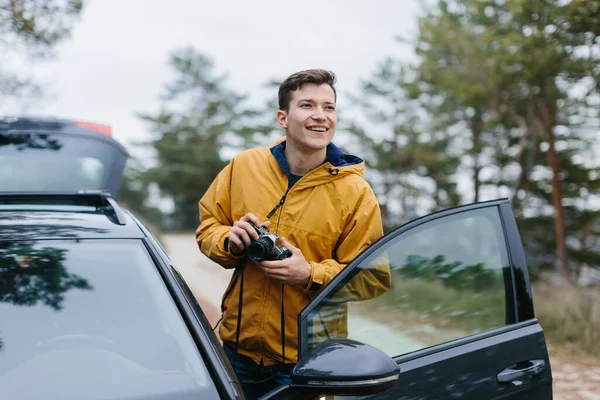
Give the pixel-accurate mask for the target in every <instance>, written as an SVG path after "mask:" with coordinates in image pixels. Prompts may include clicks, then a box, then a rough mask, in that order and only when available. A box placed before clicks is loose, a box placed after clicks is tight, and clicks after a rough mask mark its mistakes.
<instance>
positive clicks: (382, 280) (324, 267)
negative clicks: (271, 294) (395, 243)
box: [305, 188, 391, 300]
mask: <svg viewBox="0 0 600 400" xmlns="http://www.w3.org/2000/svg"><path fill="white" fill-rule="evenodd" d="M382 235H383V224H382V221H381V212H380V210H379V205H378V204H377V200H376V199H375V195H374V194H373V192H372V191H371V189H370V188H369V190H368V191H367V194H366V195H365V196H363V198H362V200H361V201H360V202H359V204H358V205H357V207H356V209H355V211H354V213H353V215H352V216H351V218H350V220H349V222H348V223H347V224H346V227H345V228H344V230H343V233H342V236H341V237H340V240H339V241H338V246H337V249H336V252H335V259H326V260H322V261H321V262H310V264H311V266H312V272H311V277H310V280H309V283H308V285H307V287H306V288H305V289H306V290H307V291H309V292H311V291H314V290H315V289H317V290H318V289H320V288H321V287H323V286H325V285H326V284H328V283H329V282H330V281H331V280H332V279H333V278H334V277H335V276H336V275H337V274H338V273H339V272H340V271H341V270H342V269H343V268H344V267H346V265H347V264H348V263H350V262H351V261H352V260H353V259H354V258H356V256H358V255H359V254H360V253H361V252H362V251H363V250H365V249H366V248H367V247H369V246H370V245H371V244H373V243H374V242H375V241H376V240H377V239H379V238H380V237H381V236H382ZM390 287H391V274H390V268H389V264H388V263H387V262H384V263H381V264H379V265H378V266H377V267H376V268H372V269H368V270H363V271H362V272H361V273H359V274H358V275H356V276H355V277H354V278H353V279H352V280H351V281H350V282H348V284H347V285H346V287H345V288H344V290H343V291H344V292H346V294H347V295H350V294H351V299H352V300H366V299H369V298H373V297H376V296H379V295H380V294H382V293H384V292H386V291H387V290H388V289H389V288H390ZM336 297H337V296H336ZM344 297H346V296H344ZM348 300H349V299H348Z"/></svg>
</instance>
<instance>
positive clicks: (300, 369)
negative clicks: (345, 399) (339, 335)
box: [290, 339, 400, 396]
mask: <svg viewBox="0 0 600 400" xmlns="http://www.w3.org/2000/svg"><path fill="white" fill-rule="evenodd" d="M399 376H400V368H399V367H398V365H397V364H396V363H395V362H394V360H392V359H391V358H390V357H389V356H388V355H387V354H385V353H384V352H382V351H381V350H379V349H376V348H375V347H372V346H369V345H367V344H364V343H361V342H357V341H355V340H351V339H330V340H328V341H326V342H325V343H322V344H321V345H319V346H318V347H316V348H315V349H313V350H312V351H311V352H310V353H308V354H307V355H306V356H304V357H302V359H300V360H299V361H298V363H297V364H296V366H295V367H294V369H293V371H292V376H291V378H292V379H291V384H290V389H292V390H294V391H296V392H299V393H301V394H303V395H307V396H319V395H337V396H362V395H368V394H375V393H380V392H383V391H384V390H387V389H388V388H390V387H392V386H393V385H394V383H395V382H396V380H397V379H398V377H399Z"/></svg>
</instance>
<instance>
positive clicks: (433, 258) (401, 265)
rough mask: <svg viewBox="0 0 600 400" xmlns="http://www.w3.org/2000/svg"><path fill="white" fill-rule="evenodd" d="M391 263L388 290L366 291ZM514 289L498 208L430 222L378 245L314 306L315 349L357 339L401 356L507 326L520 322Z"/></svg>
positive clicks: (311, 330) (311, 323)
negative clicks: (329, 341)
mask: <svg viewBox="0 0 600 400" xmlns="http://www.w3.org/2000/svg"><path fill="white" fill-rule="evenodd" d="M391 235H393V233H392V234H391ZM386 269H387V270H388V271H389V274H390V284H389V286H388V287H387V288H386V290H379V291H373V290H371V291H369V290H366V289H365V283H369V282H372V281H373V279H372V277H373V276H374V274H375V273H376V272H377V271H385V270H386ZM380 274H381V273H380ZM380 286H381V285H380ZM511 287H512V283H511V278H510V267H509V259H508V251H507V248H506V244H505V239H504V232H503V228H502V223H501V219H500V216H499V212H498V209H497V207H488V208H483V209H477V210H472V211H466V212H461V213H458V214H454V215H451V216H445V217H443V218H438V219H435V220H430V221H429V222H426V223H424V224H422V225H419V226H416V227H414V228H413V229H410V230H408V231H406V232H404V233H402V234H400V235H397V236H396V237H394V238H393V239H391V240H389V241H388V242H386V243H385V245H382V246H381V247H379V248H378V249H377V250H375V251H374V252H373V253H372V254H371V255H370V256H369V257H367V258H366V259H365V260H364V261H363V262H361V263H360V264H359V265H357V266H356V269H355V270H353V271H352V272H351V273H350V274H349V275H348V276H347V277H346V279H345V280H344V281H343V282H341V283H339V284H338V285H337V287H336V288H335V289H334V290H333V291H332V292H331V293H330V294H329V295H328V297H327V298H325V299H324V300H323V301H321V302H320V303H319V304H318V305H317V307H316V308H315V309H314V310H312V311H311V313H310V314H309V315H308V321H309V333H308V336H309V337H308V345H309V349H310V348H313V347H315V346H316V345H318V344H319V343H321V342H323V341H324V340H326V339H327V338H330V337H349V338H352V339H356V340H359V341H361V342H364V343H368V344H371V345H373V346H375V347H378V348H379V349H381V350H384V351H385V352H386V353H387V354H388V355H390V356H398V355H402V354H406V353H409V352H412V351H416V350H420V349H424V348H427V347H430V346H434V345H437V344H441V343H445V342H449V341H452V340H455V339H459V338H463V337H467V336H470V335H473V334H476V333H480V332H484V331H487V330H490V329H494V328H497V327H501V326H504V325H505V324H507V323H512V322H514V321H512V320H511V319H512V318H513V317H512V315H514V313H512V312H511V307H512V305H511V304H512V297H511V296H512V295H510V293H512V292H511V290H512V289H511ZM367 288H368V286H367ZM507 292H508V293H509V295H508V296H507V295H506V294H505V293H507Z"/></svg>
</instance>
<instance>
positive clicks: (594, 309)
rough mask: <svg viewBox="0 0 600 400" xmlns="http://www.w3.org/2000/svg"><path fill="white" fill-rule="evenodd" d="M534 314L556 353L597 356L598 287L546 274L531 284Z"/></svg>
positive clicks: (599, 355) (599, 352)
mask: <svg viewBox="0 0 600 400" xmlns="http://www.w3.org/2000/svg"><path fill="white" fill-rule="evenodd" d="M533 298H534V307H535V316H536V318H537V319H538V320H539V321H540V324H541V325H542V328H544V334H545V337H546V340H547V341H548V342H550V343H551V344H552V345H553V346H555V347H558V348H560V352H562V353H569V354H573V355H586V356H592V357H596V358H600V288H599V287H597V286H596V287H579V286H575V285H571V284H568V283H565V282H564V281H560V280H552V279H549V278H548V277H545V278H543V279H542V280H541V281H539V282H536V283H535V284H534V285H533Z"/></svg>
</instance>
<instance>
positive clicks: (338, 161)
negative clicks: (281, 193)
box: [271, 140, 363, 178]
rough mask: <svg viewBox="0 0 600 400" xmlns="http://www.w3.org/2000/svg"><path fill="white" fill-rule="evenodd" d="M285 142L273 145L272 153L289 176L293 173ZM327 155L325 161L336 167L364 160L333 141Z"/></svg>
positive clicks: (328, 147) (329, 145) (328, 146)
mask: <svg viewBox="0 0 600 400" xmlns="http://www.w3.org/2000/svg"><path fill="white" fill-rule="evenodd" d="M285 143H286V142H285V140H284V141H282V142H280V143H278V144H276V145H275V146H273V147H271V154H273V157H275V159H276V160H277V163H278V164H279V166H280V167H281V169H282V170H283V172H284V173H285V176H287V177H288V178H289V177H290V175H291V174H292V173H291V172H290V167H289V165H288V163H287V160H286V159H285ZM326 157H327V158H326V159H325V162H328V163H330V164H331V165H333V166H334V167H345V166H349V165H355V164H360V163H361V162H363V160H362V159H361V158H360V157H357V156H353V155H350V154H344V152H343V151H342V150H340V148H339V147H337V146H336V145H335V144H333V143H329V144H328V145H327V156H326Z"/></svg>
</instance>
